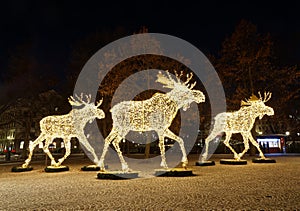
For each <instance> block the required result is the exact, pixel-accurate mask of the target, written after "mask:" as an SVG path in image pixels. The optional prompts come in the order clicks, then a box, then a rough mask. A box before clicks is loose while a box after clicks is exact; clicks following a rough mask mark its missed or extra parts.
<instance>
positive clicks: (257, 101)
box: [241, 92, 274, 119]
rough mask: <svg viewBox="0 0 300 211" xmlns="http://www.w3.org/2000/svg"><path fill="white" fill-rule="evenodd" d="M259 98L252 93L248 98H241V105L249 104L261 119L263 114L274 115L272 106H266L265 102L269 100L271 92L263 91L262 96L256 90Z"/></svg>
mask: <svg viewBox="0 0 300 211" xmlns="http://www.w3.org/2000/svg"><path fill="white" fill-rule="evenodd" d="M258 95H259V98H258V97H256V96H255V95H252V96H251V97H250V99H249V100H247V99H246V100H245V101H244V100H242V101H241V106H251V107H252V108H253V110H254V111H255V112H256V113H257V114H258V115H259V119H262V118H263V116H264V115H268V116H272V115H274V110H273V108H271V107H269V106H266V105H265V102H267V101H269V100H270V98H271V96H272V93H270V92H265V93H264V98H262V96H261V94H260V92H258Z"/></svg>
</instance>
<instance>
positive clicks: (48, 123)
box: [22, 94, 105, 168]
mask: <svg viewBox="0 0 300 211" xmlns="http://www.w3.org/2000/svg"><path fill="white" fill-rule="evenodd" d="M75 96H76V98H77V100H75V99H74V98H73V97H72V96H71V97H70V98H69V99H68V100H69V103H70V104H71V105H72V106H76V107H78V108H73V109H72V110H71V111H70V112H69V113H68V114H65V115H56V116H47V117H44V118H43V119H42V120H41V121H40V129H41V133H40V135H39V137H38V138H37V139H36V140H35V141H33V142H31V144H30V145H29V155H28V158H27V159H26V160H25V163H24V164H23V165H22V167H23V168H27V167H28V165H29V163H30V161H31V157H32V154H33V150H34V148H35V147H36V146H37V145H38V144H39V143H41V142H43V141H44V140H45V144H44V147H43V150H44V152H45V153H46V154H47V155H48V156H49V158H50V159H51V166H55V167H59V166H60V165H61V163H62V162H63V161H64V160H65V159H66V158H67V157H68V156H69V155H70V153H71V138H74V137H76V138H78V140H79V142H80V143H81V144H82V145H83V146H84V147H85V148H86V149H87V150H88V151H89V152H91V154H92V155H93V157H94V162H95V163H97V162H98V156H97V155H96V153H95V151H94V148H93V147H91V145H90V144H89V142H88V140H87V138H86V136H85V134H84V127H85V125H86V123H87V122H92V121H93V120H94V119H95V118H98V119H103V118H104V117H105V114H104V112H103V110H101V109H99V108H98V107H99V106H100V105H101V103H102V100H100V101H98V102H97V103H96V105H94V103H91V95H86V102H85V101H83V94H81V95H80V97H79V96H77V95H75ZM55 138H62V139H63V141H64V145H65V149H66V151H65V155H64V156H63V157H62V158H60V159H58V162H56V161H55V159H54V157H53V156H52V154H51V152H50V151H49V149H48V148H49V145H50V144H51V143H52V142H53V140H54V139H55Z"/></svg>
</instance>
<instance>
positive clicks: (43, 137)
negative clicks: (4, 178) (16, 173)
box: [22, 134, 45, 168]
mask: <svg viewBox="0 0 300 211" xmlns="http://www.w3.org/2000/svg"><path fill="white" fill-rule="evenodd" d="M44 139H45V136H44V135H43V134H41V135H40V136H39V137H38V138H37V139H36V140H35V141H34V142H31V143H30V144H29V155H28V158H27V159H26V160H25V163H24V164H23V165H22V167H23V168H27V167H28V165H29V163H30V161H31V158H32V154H33V150H34V148H35V147H36V146H37V145H38V144H39V143H41V142H42V141H44Z"/></svg>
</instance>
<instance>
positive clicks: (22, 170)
mask: <svg viewBox="0 0 300 211" xmlns="http://www.w3.org/2000/svg"><path fill="white" fill-rule="evenodd" d="M31 170H33V168H32V167H31V166H28V167H26V168H23V167H22V166H14V167H12V168H11V171H12V172H24V171H31Z"/></svg>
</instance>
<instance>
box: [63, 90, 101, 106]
mask: <svg viewBox="0 0 300 211" xmlns="http://www.w3.org/2000/svg"><path fill="white" fill-rule="evenodd" d="M75 97H76V98H77V100H76V99H75V98H74V97H73V96H70V97H69V98H68V101H69V103H70V104H71V105H72V106H81V105H88V104H90V102H91V99H92V96H91V95H90V94H89V95H85V97H86V102H85V101H83V93H81V94H80V97H79V96H78V95H77V94H75ZM102 102H103V99H101V100H99V101H97V102H96V107H99V106H100V105H101V104H102Z"/></svg>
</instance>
